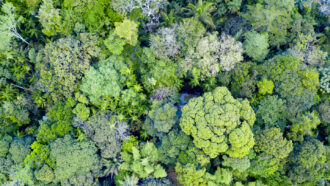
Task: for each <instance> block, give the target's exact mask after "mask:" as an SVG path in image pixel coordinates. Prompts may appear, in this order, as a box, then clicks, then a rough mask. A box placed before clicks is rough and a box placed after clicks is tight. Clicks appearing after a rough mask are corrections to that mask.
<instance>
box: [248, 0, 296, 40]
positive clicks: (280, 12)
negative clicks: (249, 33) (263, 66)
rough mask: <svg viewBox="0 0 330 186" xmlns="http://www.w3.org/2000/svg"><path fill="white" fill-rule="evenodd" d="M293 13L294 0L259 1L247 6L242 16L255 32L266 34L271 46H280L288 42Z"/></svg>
mask: <svg viewBox="0 0 330 186" xmlns="http://www.w3.org/2000/svg"><path fill="white" fill-rule="evenodd" d="M293 12H294V0H281V1H272V0H261V1H259V2H258V3H257V4H254V5H248V6H247V10H246V12H245V13H243V15H242V16H243V18H244V19H246V20H247V21H249V22H250V24H252V26H253V27H254V29H255V30H262V32H263V33H268V36H269V44H270V45H271V46H280V45H283V44H285V43H287V42H288V39H287V37H288V34H289V32H288V31H289V29H290V28H291V24H292V22H293V18H292V14H293Z"/></svg>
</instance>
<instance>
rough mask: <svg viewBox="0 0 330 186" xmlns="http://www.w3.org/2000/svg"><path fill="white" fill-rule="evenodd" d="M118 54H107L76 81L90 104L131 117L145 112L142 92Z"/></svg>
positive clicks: (136, 117)
mask: <svg viewBox="0 0 330 186" xmlns="http://www.w3.org/2000/svg"><path fill="white" fill-rule="evenodd" d="M140 88H141V86H140V85H139V84H138V82H137V81H136V78H135V75H134V74H133V73H132V69H130V68H129V67H128V65H127V64H126V63H125V61H124V59H123V58H122V57H118V56H110V57H109V58H107V59H105V60H101V61H99V62H98V63H97V64H96V65H95V66H94V67H91V68H89V70H88V71H87V72H86V74H85V77H84V78H83V80H82V83H81V85H80V90H81V91H82V92H83V93H85V95H87V96H88V98H89V100H90V101H91V103H92V104H94V105H95V106H97V107H100V108H103V109H107V108H108V109H111V110H112V111H113V112H115V113H117V114H122V115H123V116H128V117H130V119H133V120H135V121H137V120H138V117H139V116H140V115H142V114H143V113H144V112H145V105H144V101H145V100H146V98H145V95H144V94H142V93H140V92H141V91H142V90H141V89H140Z"/></svg>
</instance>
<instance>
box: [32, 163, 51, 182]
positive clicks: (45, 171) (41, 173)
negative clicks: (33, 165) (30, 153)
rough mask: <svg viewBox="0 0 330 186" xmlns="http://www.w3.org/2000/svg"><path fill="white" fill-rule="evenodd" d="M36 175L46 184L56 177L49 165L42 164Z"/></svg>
mask: <svg viewBox="0 0 330 186" xmlns="http://www.w3.org/2000/svg"><path fill="white" fill-rule="evenodd" d="M34 175H35V177H36V179H37V180H39V181H42V182H43V183H45V184H48V183H51V182H52V181H53V180H54V178H55V175H54V172H53V170H52V169H51V168H50V167H49V166H48V165H44V166H42V168H41V169H40V170H38V171H35V172H34Z"/></svg>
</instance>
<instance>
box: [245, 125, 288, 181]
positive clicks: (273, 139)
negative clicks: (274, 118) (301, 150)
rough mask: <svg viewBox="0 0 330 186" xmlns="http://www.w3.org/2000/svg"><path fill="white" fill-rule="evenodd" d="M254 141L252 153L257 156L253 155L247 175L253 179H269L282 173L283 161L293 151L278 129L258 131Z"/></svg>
mask: <svg viewBox="0 0 330 186" xmlns="http://www.w3.org/2000/svg"><path fill="white" fill-rule="evenodd" d="M255 140H256V145H255V146H254V151H255V152H256V153H257V154H254V155H253V156H254V157H253V158H252V160H251V166H250V168H249V173H250V174H251V175H253V176H255V177H262V178H267V179H269V178H270V177H272V176H275V174H276V173H278V172H280V171H283V168H284V164H285V161H284V160H285V159H286V158H287V157H288V156H289V154H290V152H291V151H292V149H293V144H292V142H291V141H288V140H287V139H285V138H283V133H282V132H281V130H280V129H279V128H269V129H265V130H261V131H258V132H257V134H256V136H255Z"/></svg>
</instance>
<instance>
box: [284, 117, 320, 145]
mask: <svg viewBox="0 0 330 186" xmlns="http://www.w3.org/2000/svg"><path fill="white" fill-rule="evenodd" d="M320 124H321V120H320V117H319V114H318V113H317V111H316V110H314V111H313V112H305V113H300V114H298V116H297V117H296V118H294V119H292V125H291V127H290V131H289V132H288V137H289V139H292V140H293V141H304V137H305V136H310V137H314V136H315V133H314V130H316V129H317V127H318V125H320Z"/></svg>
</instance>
